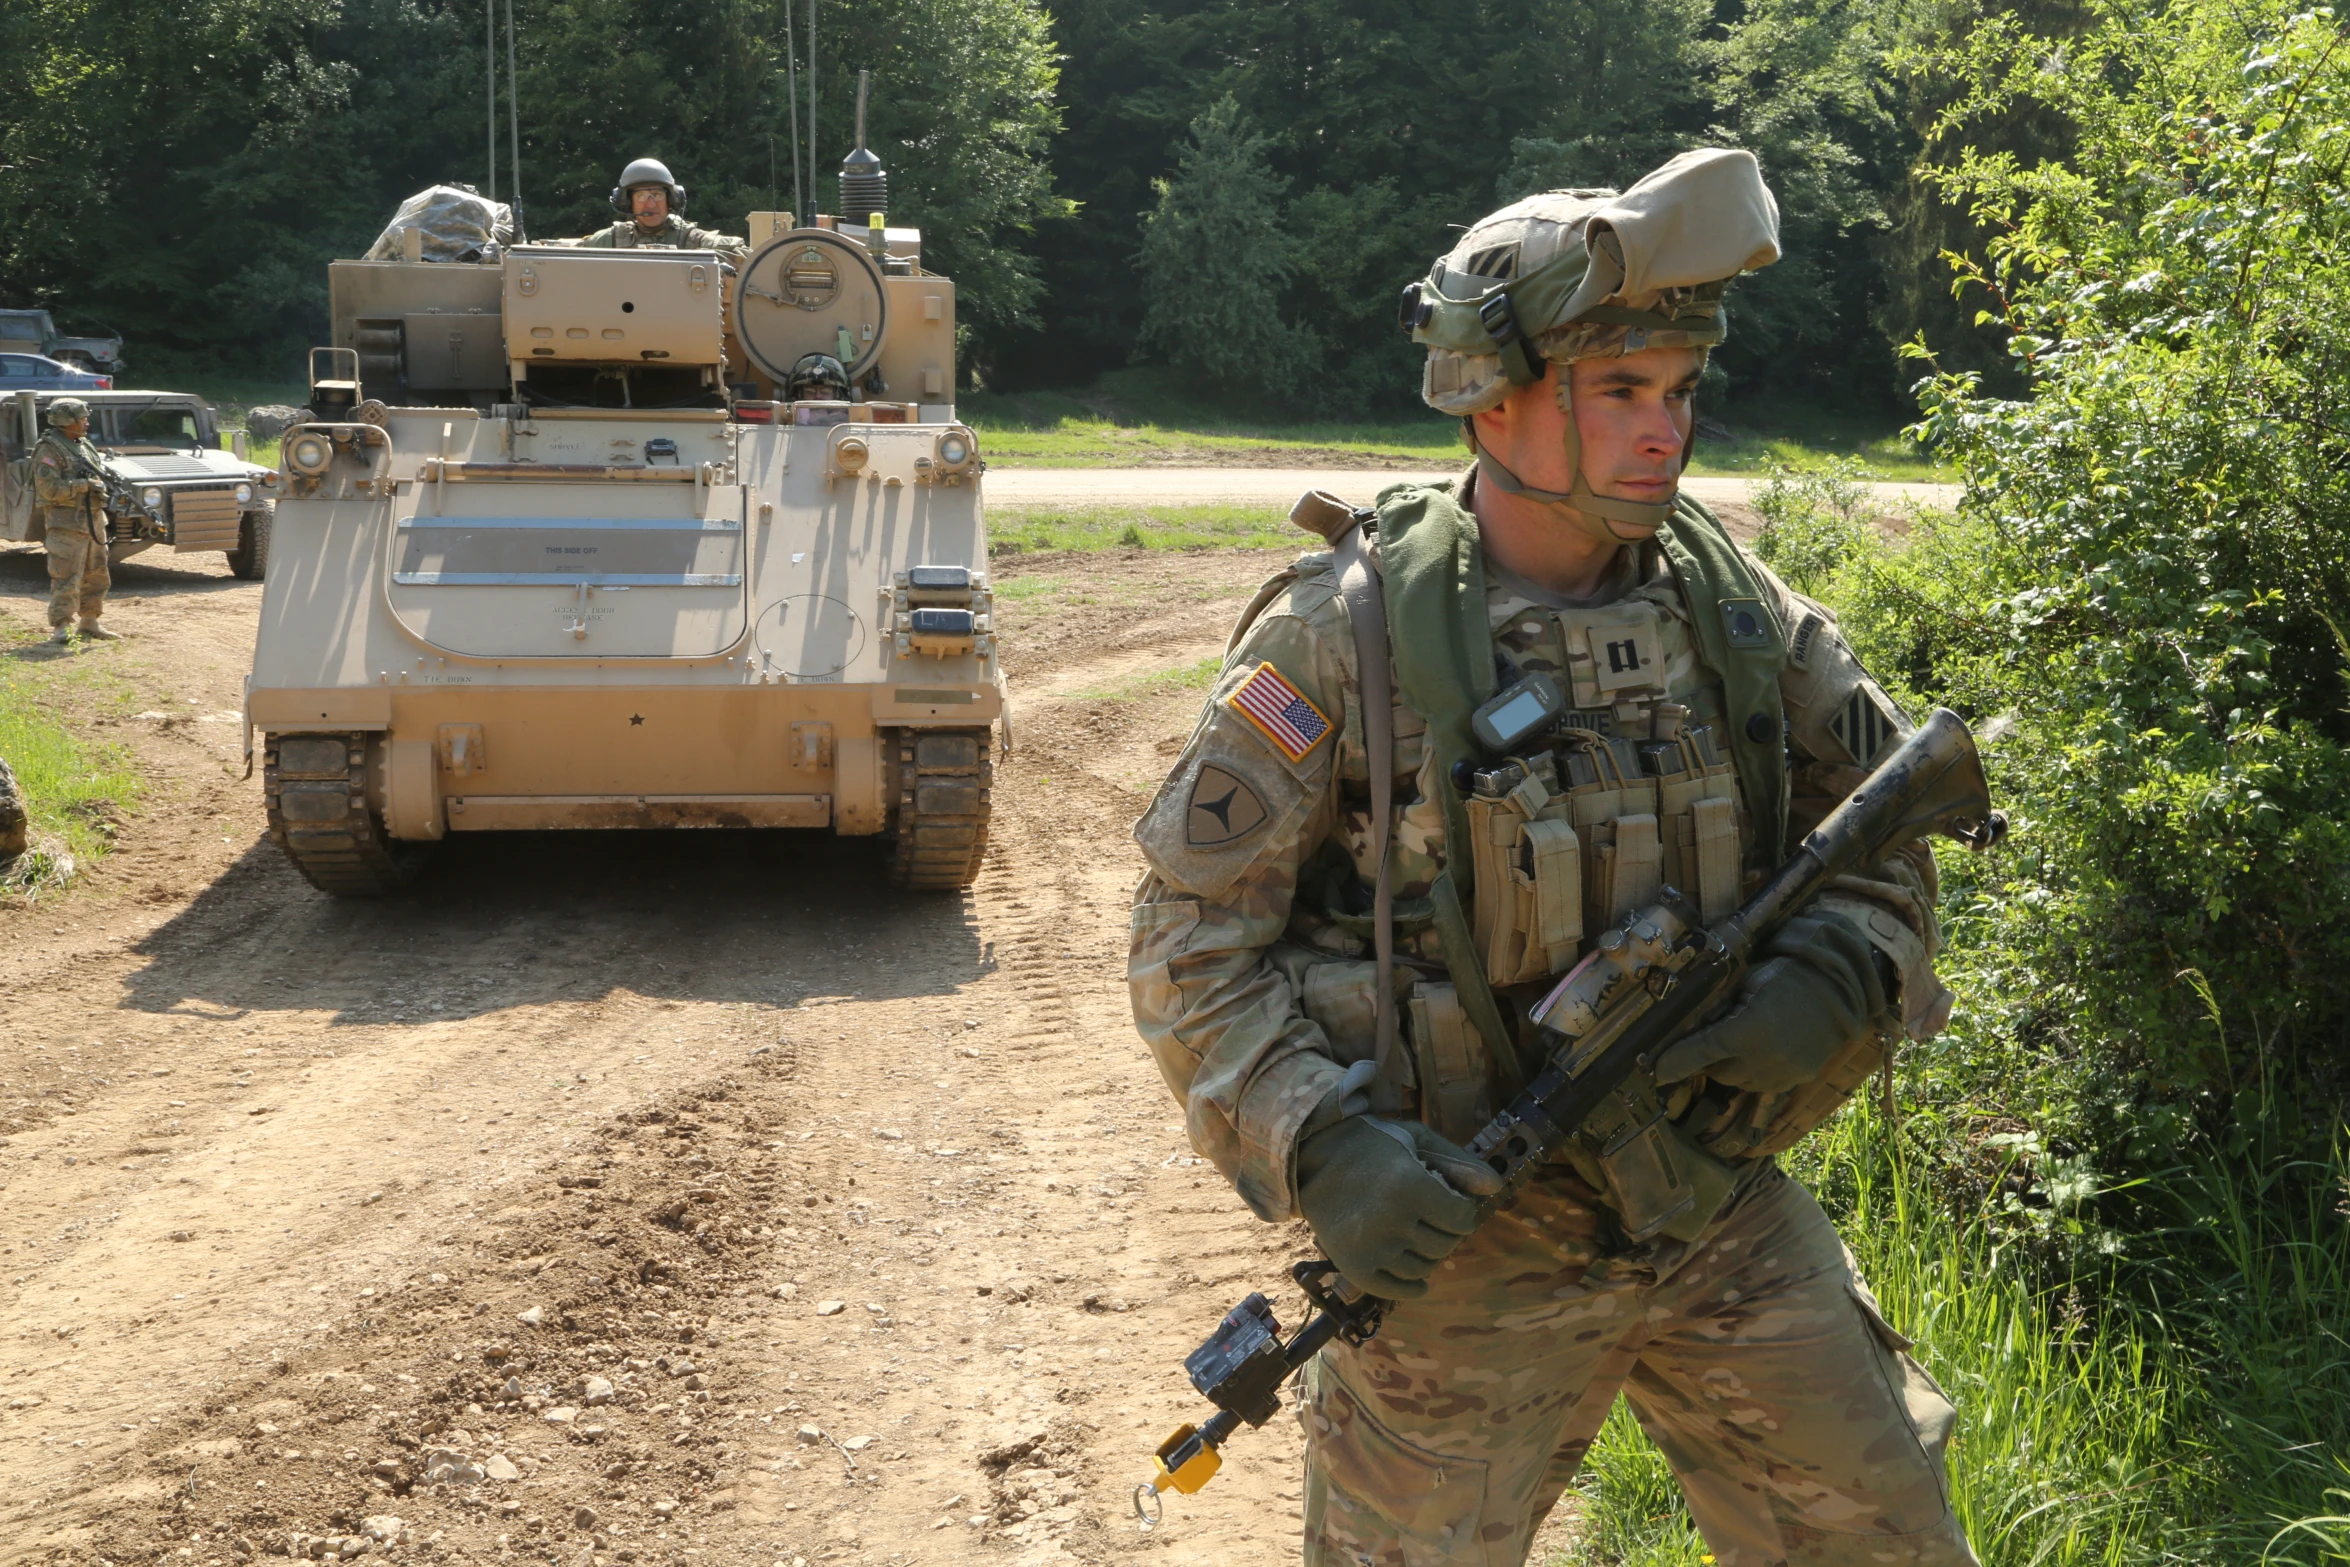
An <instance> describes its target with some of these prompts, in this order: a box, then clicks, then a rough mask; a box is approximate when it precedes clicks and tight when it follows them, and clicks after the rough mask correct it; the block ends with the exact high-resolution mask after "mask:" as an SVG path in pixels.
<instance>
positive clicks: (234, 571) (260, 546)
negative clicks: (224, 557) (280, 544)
mask: <svg viewBox="0 0 2350 1567" xmlns="http://www.w3.org/2000/svg"><path fill="white" fill-rule="evenodd" d="M276 520H277V513H276V511H275V509H274V508H271V507H267V506H264V507H263V508H262V509H261V510H259V511H249V512H247V513H245V515H244V517H243V518H242V519H241V520H240V521H239V522H238V524H237V547H236V548H235V549H233V550H230V551H229V552H228V569H229V574H230V575H231V576H235V577H239V578H241V579H243V580H244V581H246V582H259V581H260V580H261V579H262V577H263V576H264V575H266V574H267V573H268V571H269V530H270V526H271V524H273V523H274V522H275V521H276Z"/></svg>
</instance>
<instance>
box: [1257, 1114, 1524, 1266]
mask: <svg viewBox="0 0 2350 1567" xmlns="http://www.w3.org/2000/svg"><path fill="white" fill-rule="evenodd" d="M1500 1189H1501V1177H1500V1176H1498V1175H1496V1174H1494V1173H1493V1171H1492V1170H1490V1169H1488V1168H1487V1167H1486V1166H1485V1165H1484V1164H1483V1163H1482V1162H1480V1161H1479V1160H1477V1159H1475V1158H1472V1157H1471V1156H1470V1155H1469V1154H1468V1153H1467V1152H1465V1151H1464V1150H1462V1149H1460V1148H1458V1147H1456V1146H1455V1145H1453V1144H1452V1143H1449V1142H1447V1141H1445V1140H1444V1139H1443V1138H1441V1137H1439V1136H1437V1135H1436V1134H1435V1133H1434V1132H1431V1131H1430V1130H1428V1128H1426V1127H1425V1126H1422V1125H1420V1124H1419V1123H1418V1122H1416V1121H1386V1120H1375V1119H1373V1118H1372V1117H1370V1116H1365V1115H1353V1116H1348V1117H1347V1118H1346V1119H1344V1120H1342V1121H1339V1122H1338V1123H1336V1124H1335V1125H1332V1126H1329V1127H1325V1128H1324V1129H1322V1130H1321V1131H1318V1132H1313V1133H1311V1134H1310V1135H1308V1136H1307V1137H1306V1138H1305V1139H1304V1140H1303V1141H1302V1142H1300V1143H1299V1144H1298V1148H1297V1206H1298V1211H1299V1212H1300V1213H1302V1214H1304V1215H1305V1220H1306V1223H1307V1224H1309V1225H1311V1226H1312V1227H1313V1231H1314V1239H1315V1240H1316V1241H1318V1242H1320V1243H1321V1247H1322V1253H1323V1255H1324V1256H1326V1257H1328V1258H1329V1259H1330V1260H1331V1261H1332V1262H1335V1263H1337V1264H1338V1271H1339V1272H1341V1273H1343V1274H1345V1275H1346V1276H1347V1278H1348V1279H1350V1280H1352V1281H1353V1283H1354V1284H1355V1285H1356V1286H1357V1287H1358V1288H1360V1289H1362V1290H1365V1291H1367V1292H1368V1293H1370V1294H1373V1295H1377V1296H1379V1297H1381V1298H1382V1299H1385V1300H1408V1299H1411V1298H1412V1297H1413V1296H1416V1295H1425V1294H1427V1293H1428V1275H1429V1274H1431V1273H1433V1272H1435V1271H1436V1265H1437V1264H1438V1263H1440V1262H1442V1261H1443V1260H1444V1259H1445V1258H1446V1257H1448V1256H1450V1255H1452V1251H1453V1248H1455V1247H1456V1246H1458V1245H1460V1243H1461V1242H1462V1241H1464V1240H1466V1239H1467V1238H1468V1235H1469V1232H1470V1230H1472V1229H1474V1228H1475V1227H1476V1224H1477V1204H1476V1203H1475V1202H1474V1201H1473V1200H1472V1198H1473V1197H1489V1196H1491V1195H1492V1194H1493V1193H1495V1192H1497V1191H1499V1190H1500ZM1463 1193H1468V1194H1470V1195H1469V1196H1464V1195H1462V1194H1463Z"/></svg>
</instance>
